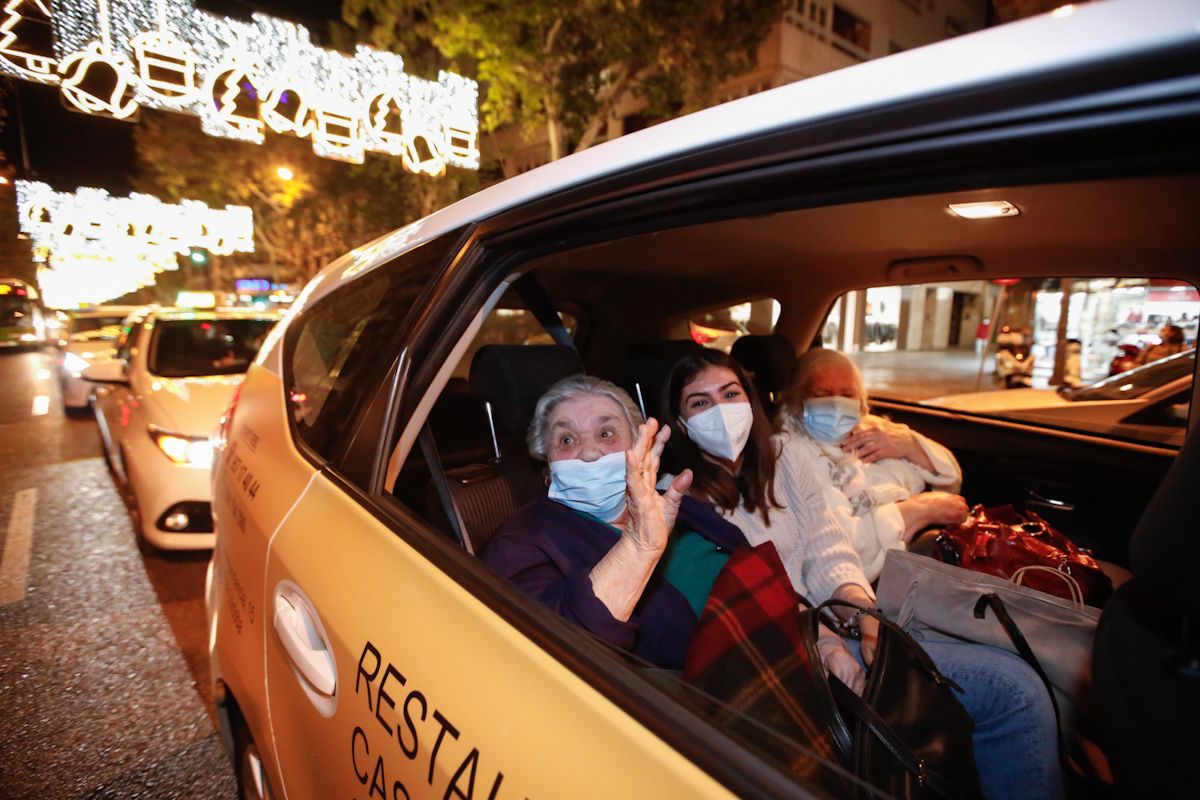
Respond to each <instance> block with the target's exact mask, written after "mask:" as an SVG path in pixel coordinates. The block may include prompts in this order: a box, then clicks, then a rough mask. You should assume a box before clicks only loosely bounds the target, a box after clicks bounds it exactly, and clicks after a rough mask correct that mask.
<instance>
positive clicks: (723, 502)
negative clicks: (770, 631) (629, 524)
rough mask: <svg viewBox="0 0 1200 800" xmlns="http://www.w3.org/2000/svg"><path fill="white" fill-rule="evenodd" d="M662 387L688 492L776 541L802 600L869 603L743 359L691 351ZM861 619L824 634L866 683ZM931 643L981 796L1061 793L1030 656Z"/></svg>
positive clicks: (829, 660) (1049, 711) (833, 654)
mask: <svg viewBox="0 0 1200 800" xmlns="http://www.w3.org/2000/svg"><path fill="white" fill-rule="evenodd" d="M667 386H668V392H669V395H668V397H667V398H666V404H665V406H664V412H666V413H665V414H664V415H665V416H666V417H667V419H666V422H667V423H669V424H671V425H673V426H675V427H677V428H678V429H679V430H678V431H677V433H683V434H686V437H685V436H675V437H672V439H671V441H670V442H669V444H668V448H670V449H671V451H672V453H671V454H672V457H673V459H674V463H673V464H672V467H674V468H675V469H678V470H680V472H681V474H682V472H683V470H684V469H690V470H691V471H692V473H693V475H694V476H695V477H694V480H693V482H692V486H691V489H690V493H691V495H692V497H695V498H697V499H700V500H704V501H706V502H708V503H711V504H712V505H713V507H714V508H715V509H716V510H717V512H718V513H720V514H721V515H722V516H723V517H724V518H725V519H728V520H729V521H731V522H732V523H733V524H734V525H736V526H737V527H738V528H740V529H741V531H742V533H743V534H744V535H745V537H746V539H747V541H749V542H750V543H751V544H755V545H757V544H760V543H762V542H764V541H768V540H769V541H771V542H773V543H774V544H775V547H776V549H777V550H778V552H779V555H780V557H781V559H782V561H783V564H784V567H785V568H786V570H787V572H788V577H789V578H790V579H791V581H792V585H793V587H794V588H795V590H796V592H797V593H798V594H799V595H800V596H801V597H803V598H804V599H805V600H806V601H808V602H811V603H821V602H823V601H825V600H828V599H830V598H838V599H843V600H849V601H851V602H855V603H858V604H859V605H863V606H873V605H874V604H875V600H874V593H873V592H872V590H871V584H870V582H869V581H868V580H867V578H866V575H864V574H863V568H862V562H861V561H860V560H859V557H858V555H857V553H855V550H854V547H853V545H852V544H851V542H850V538H849V535H848V534H847V533H846V532H845V530H843V529H842V527H841V525H840V524H839V522H838V520H837V518H836V516H834V514H833V512H832V511H831V509H830V508H829V507H828V506H827V504H826V503H825V499H824V496H823V494H822V490H821V488H820V486H819V485H818V483H817V481H816V480H815V478H814V476H813V475H812V474H811V472H810V471H809V470H808V468H807V467H806V466H805V465H804V462H803V461H801V460H799V459H797V458H796V457H795V448H789V447H787V446H786V445H787V440H788V437H789V435H790V434H788V433H787V432H774V433H773V432H772V428H771V425H770V423H769V422H768V421H767V418H766V414H765V413H764V412H763V410H762V406H761V405H760V404H759V402H758V398H757V397H756V396H755V394H754V387H753V384H752V383H751V382H750V381H749V380H748V377H747V375H746V374H745V372H744V370H743V369H742V368H741V366H740V365H739V364H738V363H737V362H736V361H734V360H733V359H732V358H730V357H729V356H728V355H726V354H724V353H721V352H719V351H714V350H700V351H696V352H694V353H690V354H688V355H687V356H685V357H684V358H682V359H681V360H680V361H678V362H677V363H676V364H675V366H674V368H673V369H672V371H671V374H670V376H669V378H668V381H667ZM685 438H686V439H687V440H688V441H686V442H684V441H683V440H684V439H685ZM861 623H862V624H861V630H862V639H861V642H859V641H855V640H843V639H840V638H838V637H836V636H824V637H822V638H821V639H820V640H819V643H818V646H819V648H820V649H821V656H822V661H823V662H824V663H825V665H826V668H827V669H829V671H830V672H832V673H834V674H835V675H837V676H838V677H839V678H841V679H842V681H843V682H845V683H847V684H848V685H850V686H851V688H856V689H859V690H860V691H861V687H862V686H863V685H864V683H865V680H864V675H863V667H864V666H869V665H870V664H871V662H872V661H873V660H874V649H875V640H876V636H877V634H878V623H877V622H876V621H875V620H874V619H873V618H871V617H869V616H865V617H863V618H862V620H861ZM925 649H926V651H927V652H928V653H929V655H930V656H931V657H932V658H933V660H934V662H935V663H936V664H937V666H938V669H939V670H940V671H941V672H942V673H943V674H944V675H946V676H947V677H949V678H950V679H951V680H954V681H955V682H956V683H958V684H959V685H960V686H961V687H963V689H964V692H963V694H962V696H961V697H960V698H959V699H960V700H961V701H962V704H963V706H964V707H965V708H966V709H967V712H968V713H969V714H970V715H971V717H972V719H973V720H974V722H975V731H974V734H973V736H972V743H973V745H974V749H975V758H976V764H977V766H978V768H979V774H980V779H981V780H982V783H983V789H984V793H985V794H986V796H987V797H989V798H993V799H994V798H1033V797H1037V798H1053V797H1059V796H1061V794H1062V777H1061V771H1060V768H1059V764H1058V747H1057V727H1056V723H1055V717H1054V711H1053V708H1052V706H1051V704H1050V699H1049V696H1048V695H1047V694H1046V690H1045V689H1044V688H1043V685H1042V683H1041V681H1040V680H1039V679H1038V677H1037V675H1036V674H1035V673H1034V672H1033V670H1032V669H1031V668H1030V667H1029V665H1027V664H1026V663H1025V662H1024V661H1022V660H1021V659H1020V658H1018V657H1017V656H1015V655H1013V654H1011V653H1008V652H1006V651H1003V650H999V649H996V648H992V647H986V646H984V645H978V644H972V643H965V642H964V643H947V642H926V643H925ZM848 673H849V674H848ZM1014 764H1020V765H1021V769H1019V770H1013V769H1012V765H1014Z"/></svg>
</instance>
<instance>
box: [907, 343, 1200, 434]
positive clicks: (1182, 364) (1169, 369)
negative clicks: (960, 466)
mask: <svg viewBox="0 0 1200 800" xmlns="http://www.w3.org/2000/svg"><path fill="white" fill-rule="evenodd" d="M1195 371H1196V350H1195V349H1194V348H1193V349H1191V350H1185V351H1184V352H1182V353H1176V354H1175V355H1173V356H1167V357H1166V358H1160V359H1158V360H1157V361H1151V362H1150V363H1149V364H1146V365H1144V366H1141V367H1137V368H1135V369H1131V370H1129V371H1127V372H1121V373H1118V374H1117V375H1112V376H1110V377H1108V378H1105V379H1104V380H1101V381H1097V382H1096V383H1091V384H1087V385H1085V386H1078V387H1075V388H1073V389H1072V388H1061V389H998V390H996V391H990V392H967V393H964V394H951V395H944V396H942V397H933V398H930V399H928V400H922V401H921V403H922V405H927V406H937V407H939V408H947V409H951V410H953V411H967V412H970V413H973V414H988V415H993V416H1001V417H1008V418H1017V419H1023V420H1029V421H1033V422H1041V423H1044V424H1048V425H1061V426H1066V427H1070V428H1074V429H1082V430H1089V431H1094V432H1098V433H1104V434H1107V435H1111V436H1123V435H1124V436H1133V437H1136V438H1138V439H1142V440H1147V439H1150V440H1155V441H1162V442H1169V443H1175V444H1178V443H1180V442H1182V440H1183V433H1184V429H1185V428H1186V426H1187V419H1188V402H1189V398H1190V397H1191V394H1192V376H1193V374H1194V373H1195Z"/></svg>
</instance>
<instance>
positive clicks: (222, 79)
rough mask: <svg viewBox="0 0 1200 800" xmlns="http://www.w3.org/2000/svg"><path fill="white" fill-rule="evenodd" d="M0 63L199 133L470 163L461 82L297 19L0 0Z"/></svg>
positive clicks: (420, 167) (465, 84)
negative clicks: (170, 114)
mask: <svg viewBox="0 0 1200 800" xmlns="http://www.w3.org/2000/svg"><path fill="white" fill-rule="evenodd" d="M0 2H3V0H0ZM50 29H52V30H53V37H52V40H51V37H49V36H48V35H47V32H48V30H50ZM0 74H6V75H12V76H14V77H18V78H23V79H26V80H34V81H39V82H41V83H48V84H55V85H59V86H60V87H61V91H62V92H63V96H64V98H65V99H66V100H67V102H68V103H70V104H71V106H72V107H74V108H76V109H78V110H80V111H82V112H84V113H88V114H100V115H105V116H109V117H113V118H116V119H134V118H135V117H136V113H137V110H138V109H139V108H141V107H146V108H157V109H163V110H167V111H175V112H179V113H185V114H190V115H193V116H196V117H199V118H200V125H201V129H202V130H203V131H204V132H205V133H207V134H209V135H211V136H219V137H224V138H228V139H237V140H240V141H250V142H256V143H261V142H262V141H263V137H264V135H265V132H266V130H267V129H270V130H272V131H274V132H276V133H281V134H287V135H291V136H296V137H299V138H308V139H311V140H312V146H313V151H314V152H315V153H316V154H317V155H320V156H323V157H326V158H333V159H339V160H342V161H350V162H353V163H362V161H363V159H364V156H365V154H366V153H368V152H375V153H383V154H387V155H392V156H397V157H399V158H401V159H402V160H403V163H404V165H405V166H406V167H407V168H408V169H409V170H411V171H413V172H415V173H418V174H424V175H430V176H437V175H442V174H444V173H445V171H446V167H447V165H451V166H457V167H462V168H465V169H478V168H479V117H478V110H477V109H478V101H479V92H478V86H477V84H476V83H475V81H472V80H470V79H468V78H464V77H462V76H460V75H454V74H452V73H447V72H442V73H440V74H439V75H438V79H437V81H429V80H424V79H421V78H417V77H415V76H411V75H408V74H406V73H405V72H404V60H403V59H402V58H401V57H400V56H398V55H396V54H394V53H385V52H381V51H378V50H374V49H372V48H369V47H363V46H361V45H360V46H358V47H357V48H356V49H355V52H354V55H353V56H348V55H344V54H342V53H338V52H335V51H332V50H325V49H322V48H319V47H317V46H315V45H314V44H313V43H312V38H311V35H310V33H309V31H308V29H307V28H305V27H304V26H302V25H296V24H293V23H290V22H286V21H284V20H280V19H275V18H273V17H268V16H265V15H262V14H253V15H251V19H250V21H249V22H244V21H240V20H235V19H228V18H224V17H218V16H216V15H214V14H210V13H208V12H205V11H200V10H198V9H197V8H196V7H195V6H194V4H193V0H7V2H5V3H4V6H3V11H0Z"/></svg>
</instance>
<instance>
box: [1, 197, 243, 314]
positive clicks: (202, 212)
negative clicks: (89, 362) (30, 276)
mask: <svg viewBox="0 0 1200 800" xmlns="http://www.w3.org/2000/svg"><path fill="white" fill-rule="evenodd" d="M16 190H17V213H18V219H19V223H20V227H21V232H22V233H24V234H25V235H26V236H28V237H29V239H30V243H31V245H32V249H33V256H34V261H35V262H37V263H38V282H39V284H40V285H41V287H42V289H43V293H44V294H45V295H46V303H47V305H50V306H53V307H57V308H69V307H73V306H76V305H78V304H79V303H97V302H103V301H104V300H109V299H112V298H114V297H119V296H121V295H123V294H126V293H127V292H131V291H134V290H135V289H137V288H138V287H140V286H146V285H148V284H150V283H153V281H154V276H155V275H157V274H158V273H159V272H162V271H164V270H172V269H175V268H176V264H177V261H176V255H185V254H188V253H190V251H191V249H192V248H203V249H205V250H207V251H209V252H210V253H213V254H214V255H229V254H230V253H235V252H241V253H248V252H253V250H254V217H253V214H252V213H251V211H250V209H249V208H248V207H246V206H226V207H225V208H224V209H215V208H209V207H208V206H207V205H205V204H204V203H201V202H198V201H195V200H184V201H183V202H181V203H179V204H177V205H171V204H168V203H164V202H162V201H161V200H159V199H158V198H156V197H151V196H150V195H145V194H131V195H130V196H129V197H112V196H110V195H109V194H108V192H106V191H104V190H103V189H89V188H82V189H79V190H77V191H76V192H75V193H73V194H72V193H68V192H56V191H54V190H53V189H51V188H50V187H49V186H48V185H46V184H44V183H39V182H36V181H17V182H16Z"/></svg>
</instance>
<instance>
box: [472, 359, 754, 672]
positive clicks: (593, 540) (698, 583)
mask: <svg viewBox="0 0 1200 800" xmlns="http://www.w3.org/2000/svg"><path fill="white" fill-rule="evenodd" d="M669 437H670V429H669V428H666V427H663V428H660V427H659V425H658V423H657V422H656V421H655V420H653V419H650V420H648V421H646V422H642V418H641V414H640V413H639V412H638V409H637V406H636V405H634V403H633V401H632V400H631V399H630V397H629V395H628V394H627V393H626V392H625V391H623V390H622V389H620V388H619V387H617V386H615V385H613V384H611V383H609V382H608V381H604V380H601V379H599V378H593V377H589V376H586V375H575V376H572V377H569V378H564V379H563V380H560V381H559V382H558V383H556V384H554V385H553V386H551V387H550V389H549V390H547V392H546V393H545V394H544V395H543V396H542V397H541V399H540V400H539V401H538V403H537V407H536V409H535V411H534V415H533V421H532V423H531V424H530V426H529V433H528V436H527V439H528V444H529V452H530V454H531V455H532V456H534V457H535V458H538V459H541V460H544V461H546V462H547V464H548V468H549V492H548V496H547V497H546V498H543V499H539V500H536V501H534V502H533V503H531V504H529V505H527V506H525V507H524V508H522V509H521V510H519V511H518V512H517V513H516V514H515V515H514V516H513V517H512V518H510V519H508V520H506V521H505V522H504V523H503V524H502V525H501V526H500V528H499V529H498V530H497V531H496V533H495V534H494V535H493V536H492V538H491V539H490V540H489V542H488V544H487V546H486V547H485V548H484V551H483V553H482V556H481V557H482V559H483V561H484V562H485V563H486V564H488V565H489V566H490V567H491V568H492V569H493V570H495V571H496V572H498V573H499V574H500V575H502V576H504V577H505V578H507V579H508V580H509V581H510V582H512V583H513V584H514V585H515V586H517V588H519V589H521V590H522V591H523V592H525V593H526V594H527V595H529V596H530V597H532V598H533V599H534V600H537V601H538V602H540V603H541V604H543V605H545V606H547V607H548V608H550V609H552V610H553V611H555V612H557V613H559V614H561V615H562V616H564V617H566V618H567V619H569V620H572V621H573V622H575V623H577V624H579V625H581V626H582V627H584V628H585V629H587V630H588V631H590V632H591V633H593V634H595V635H596V636H599V637H600V638H602V639H604V640H606V641H608V642H611V643H612V644H614V645H617V646H618V647H622V648H625V649H627V650H630V651H632V652H634V653H636V654H638V655H639V656H641V657H642V658H645V659H646V660H648V661H650V662H651V663H653V664H655V665H657V666H660V667H664V668H667V669H681V668H682V667H683V662H684V656H685V655H686V653H687V647H688V644H689V642H690V641H691V637H692V633H693V632H694V631H695V628H696V624H697V622H698V619H699V617H700V613H701V611H702V610H703V609H704V604H705V601H706V600H707V599H708V595H709V593H710V592H711V590H712V586H713V583H714V582H715V581H716V577H717V573H719V572H720V571H721V568H722V567H723V566H724V565H725V562H726V561H727V560H728V558H729V554H730V552H731V551H733V550H734V549H736V548H739V547H744V546H746V539H745V537H744V536H743V535H742V532H741V531H740V530H739V529H738V528H737V527H736V526H734V525H732V524H731V523H729V522H728V521H727V520H725V519H723V518H721V517H720V516H719V515H718V514H716V512H715V511H713V509H712V507H711V506H710V505H708V504H707V503H702V502H698V501H697V500H695V499H694V498H691V497H688V496H687V493H688V489H689V488H690V486H691V482H692V473H691V471H690V470H685V471H684V472H682V473H681V474H680V475H678V476H677V477H675V478H674V480H673V481H671V483H670V485H669V486H668V487H667V489H666V492H665V493H664V494H662V495H659V494H658V492H657V491H656V490H655V482H656V480H657V477H658V476H657V472H658V466H659V459H660V456H661V455H662V451H663V447H664V445H665V444H666V442H667V440H668V438H669Z"/></svg>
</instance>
